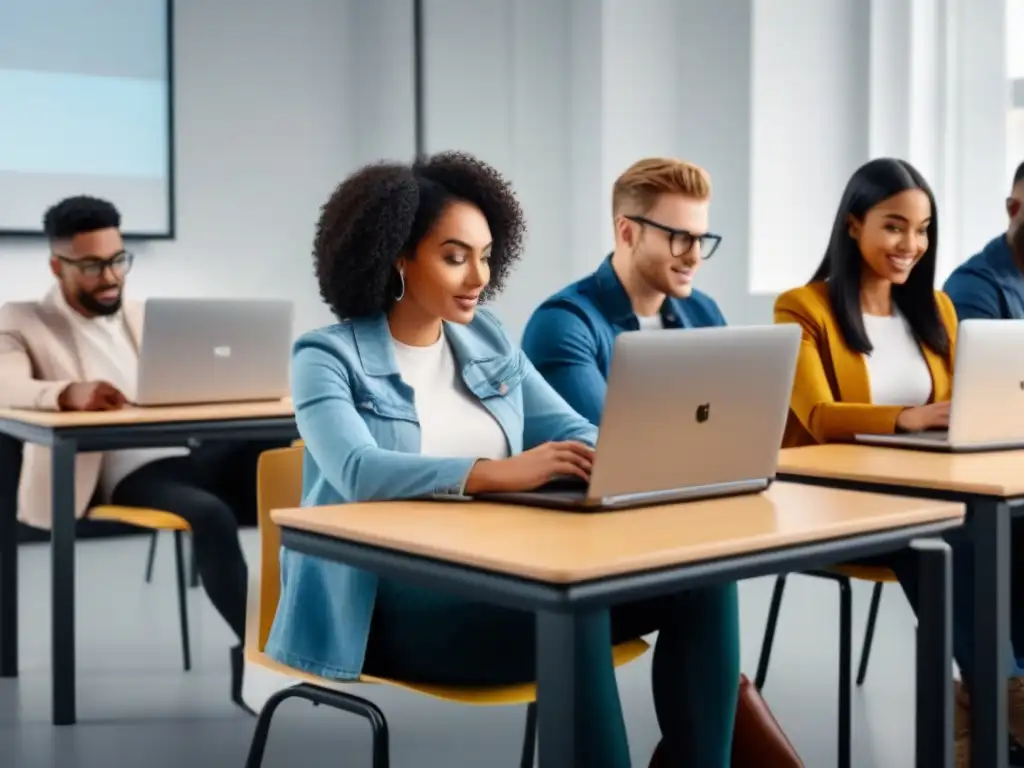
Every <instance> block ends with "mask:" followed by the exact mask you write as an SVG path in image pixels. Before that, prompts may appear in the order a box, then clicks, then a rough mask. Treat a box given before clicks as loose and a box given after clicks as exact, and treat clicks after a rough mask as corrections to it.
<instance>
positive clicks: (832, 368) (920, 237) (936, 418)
mask: <svg viewBox="0 0 1024 768" xmlns="http://www.w3.org/2000/svg"><path fill="white" fill-rule="evenodd" d="M937 249H938V214H937V210H936V205H935V196H934V195H933V194H932V191H931V189H930V188H929V186H928V183H927V182H926V181H925V179H924V177H923V176H922V175H921V174H920V173H919V172H918V171H917V170H916V169H915V168H914V167H913V166H912V165H910V163H908V162H906V161H904V160H895V159H889V158H883V159H878V160H872V161H871V162H869V163H867V164H866V165H864V166H862V167H861V168H859V169H858V170H857V171H856V172H855V173H854V174H853V176H852V178H851V179H850V181H849V183H848V184H847V186H846V191H845V192H844V193H843V197H842V200H841V201H840V204H839V211H838V212H837V214H836V218H835V223H834V225H833V228H832V236H831V239H830V241H829V245H828V250H827V252H826V254H825V258H824V259H823V260H822V262H821V265H820V266H819V267H818V270H817V271H816V272H815V274H814V277H813V278H812V279H811V282H810V283H808V284H807V285H804V286H801V287H799V288H794V289H793V290H791V291H788V292H786V293H784V294H782V295H781V296H779V298H778V299H777V301H776V302H775V322H777V323H797V324H799V325H800V326H801V327H802V328H803V344H802V346H801V349H800V356H799V358H798V362H797V371H796V377H795V379H794V385H793V395H792V399H791V401H790V413H789V420H788V422H787V425H786V432H785V437H784V440H783V447H785V448H792V447H796V446H801V445H813V444H817V443H830V442H843V441H850V440H852V439H853V438H854V436H855V435H858V434H892V433H895V432H916V431H921V430H926V429H944V428H947V427H948V426H949V399H950V394H951V392H952V384H953V359H954V355H955V351H956V332H957V317H956V312H955V310H954V307H953V303H952V302H951V301H950V299H949V297H948V296H946V294H944V293H942V292H941V291H936V290H935V262H936V251H937ZM1019 530H1022V529H1020V528H1018V527H1017V526H1015V530H1014V539H1013V550H1014V552H1013V561H1014V563H1015V564H1016V563H1021V562H1024V536H1021V535H1020V534H1019V533H1018V531H1019ZM950 543H951V544H952V545H953V558H954V580H953V603H954V608H953V654H954V656H955V658H956V660H957V663H958V665H959V667H960V671H961V677H962V678H963V684H962V685H958V686H957V728H956V756H957V757H956V764H957V766H967V765H968V764H969V762H968V761H969V757H968V754H969V744H970V734H969V731H968V727H967V725H968V717H967V716H966V714H967V710H968V707H969V695H968V691H969V687H970V680H971V662H972V661H973V635H972V632H973V628H972V622H973V609H974V604H973V601H974V595H973V588H974V584H973V579H972V573H973V556H974V551H973V546H972V544H971V541H970V525H969V522H968V526H967V528H966V529H965V530H964V531H963V532H958V533H957V534H955V535H954V536H953V537H951V542H950ZM1018 552H1020V557H1018V556H1017V553H1018ZM871 564H872V565H880V566H884V567H887V568H890V569H892V570H893V571H894V572H895V574H896V577H897V578H898V579H899V582H900V584H901V585H902V587H903V589H904V591H905V592H906V594H907V598H908V599H909V600H910V603H911V605H912V606H914V607H915V609H916V605H917V572H916V568H915V567H914V562H913V560H912V559H911V558H909V557H906V556H903V555H891V556H884V557H881V558H875V559H872V561H871ZM1021 576H1022V574H1020V573H1019V572H1018V570H1017V567H1016V565H1014V572H1013V577H1014V578H1013V587H1012V594H1013V602H1014V605H1016V604H1018V603H1020V604H1024V602H1021V601H1024V578H1021ZM1014 613H1015V614H1016V615H1015V616H1014V619H1015V620H1014V622H1013V639H1014V645H1015V646H1016V647H1017V648H1024V621H1022V620H1024V611H1021V610H1018V611H1014ZM1008 669H1009V671H1008V675H1009V696H1008V700H1009V723H1010V733H1011V744H1010V746H1011V757H1012V758H1013V759H1012V760H1011V765H1021V764H1024V763H1022V762H1018V761H1017V759H1016V756H1017V755H1020V754H1022V750H1021V749H1020V747H1019V744H1018V742H1020V741H1022V740H1024V678H1022V677H1021V675H1022V672H1021V671H1020V666H1019V664H1018V663H1017V662H1016V660H1011V663H1010V664H1009V667H1008Z"/></svg>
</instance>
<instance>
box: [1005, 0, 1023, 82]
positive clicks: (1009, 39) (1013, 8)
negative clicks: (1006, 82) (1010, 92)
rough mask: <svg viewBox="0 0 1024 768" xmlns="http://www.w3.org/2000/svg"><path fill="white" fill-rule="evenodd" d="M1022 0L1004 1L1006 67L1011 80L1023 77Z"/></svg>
mask: <svg viewBox="0 0 1024 768" xmlns="http://www.w3.org/2000/svg"><path fill="white" fill-rule="evenodd" d="M1022 36H1024V0H1007V2H1006V69H1007V74H1008V75H1009V76H1010V79H1011V80H1015V79H1018V78H1024V45H1021V40H1022V39H1024V38H1022Z"/></svg>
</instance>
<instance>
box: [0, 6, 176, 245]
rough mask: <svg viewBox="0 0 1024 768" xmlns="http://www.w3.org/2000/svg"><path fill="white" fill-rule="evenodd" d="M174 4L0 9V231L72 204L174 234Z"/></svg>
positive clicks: (19, 230) (36, 224)
mask: <svg viewBox="0 0 1024 768" xmlns="http://www.w3.org/2000/svg"><path fill="white" fill-rule="evenodd" d="M171 2H172V0H0V233H10V234H20V235H35V234H40V233H41V232H42V219H43V214H44V212H45V211H46V209H47V208H49V207H50V206H51V205H53V204H54V203H56V202H57V201H59V200H61V199H62V198H65V197H68V196H71V195H83V194H84V195H93V196H95V197H102V198H105V199H107V200H109V201H110V202H112V203H113V204H114V205H116V206H117V207H118V209H120V211H121V215H122V223H123V227H122V229H123V231H124V233H125V234H126V235H133V236H139V237H154V238H161V237H163V238H166V237H173V236H174V214H173V211H174V201H173V191H174V183H173V151H172V146H173V125H172V115H173V110H172V98H173V95H172V88H171V61H172V56H171V43H172V39H171V19H172V6H171Z"/></svg>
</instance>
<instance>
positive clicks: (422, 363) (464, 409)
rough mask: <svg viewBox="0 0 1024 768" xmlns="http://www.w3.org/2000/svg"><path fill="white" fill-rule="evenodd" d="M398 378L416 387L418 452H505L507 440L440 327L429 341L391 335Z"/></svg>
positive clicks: (490, 455)
mask: <svg viewBox="0 0 1024 768" xmlns="http://www.w3.org/2000/svg"><path fill="white" fill-rule="evenodd" d="M394 344H395V359H396V360H397V361H398V370H399V372H400V373H401V374H402V381H404V382H405V383H406V384H408V385H409V386H410V387H412V388H413V390H414V391H415V402H416V416H417V418H418V419H419V423H420V453H421V454H423V455H424V456H437V457H448V458H452V457H455V458H479V459H505V458H508V455H509V449H508V440H507V439H506V438H505V433H504V432H503V431H502V429H501V426H500V425H499V424H498V422H497V420H496V419H495V418H494V416H492V415H491V412H490V411H488V410H487V409H486V408H484V406H483V404H482V403H481V402H480V401H479V400H478V399H477V398H476V397H475V396H474V395H472V394H471V393H470V391H469V389H468V388H467V387H466V384H465V382H463V380H462V376H461V375H460V373H459V371H458V370H457V369H456V365H455V356H454V355H453V354H452V350H451V347H450V346H449V345H448V340H447V339H446V338H445V336H444V333H442V334H441V338H439V339H438V340H437V341H436V342H434V343H433V344H431V345H430V346H429V347H410V346H409V345H407V344H403V343H401V342H400V341H397V340H396V341H395V342H394Z"/></svg>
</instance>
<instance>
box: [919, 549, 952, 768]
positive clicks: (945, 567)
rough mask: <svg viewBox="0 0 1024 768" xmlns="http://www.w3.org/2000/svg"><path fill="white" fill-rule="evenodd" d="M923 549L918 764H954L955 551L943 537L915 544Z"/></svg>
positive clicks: (932, 767) (943, 767) (936, 767)
mask: <svg viewBox="0 0 1024 768" xmlns="http://www.w3.org/2000/svg"><path fill="white" fill-rule="evenodd" d="M910 547H911V549H913V550H915V551H916V552H917V568H918V584H919V586H918V600H917V605H918V614H917V718H916V720H917V734H916V743H915V748H914V753H915V754H916V755H917V758H916V760H915V763H914V764H915V765H916V766H918V768H953V680H952V677H951V676H950V670H951V669H952V666H953V611H952V606H953V552H952V550H951V549H950V547H949V544H947V543H946V542H945V541H943V540H942V539H920V540H917V541H913V542H911V544H910Z"/></svg>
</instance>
